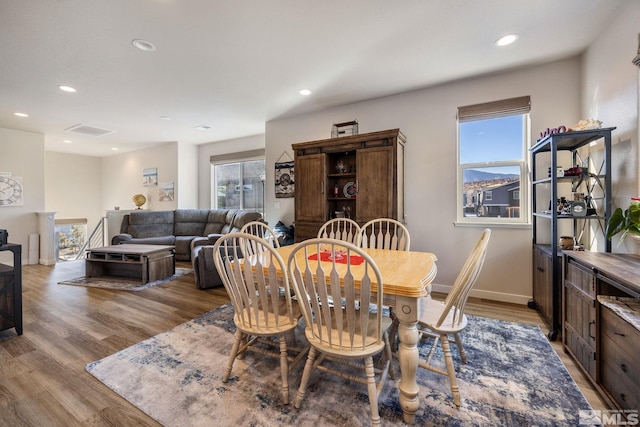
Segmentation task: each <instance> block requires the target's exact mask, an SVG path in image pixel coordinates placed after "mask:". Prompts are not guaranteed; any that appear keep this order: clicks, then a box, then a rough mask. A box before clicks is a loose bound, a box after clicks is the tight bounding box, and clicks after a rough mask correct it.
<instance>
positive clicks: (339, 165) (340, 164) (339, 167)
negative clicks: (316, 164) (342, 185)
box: [336, 159, 349, 173]
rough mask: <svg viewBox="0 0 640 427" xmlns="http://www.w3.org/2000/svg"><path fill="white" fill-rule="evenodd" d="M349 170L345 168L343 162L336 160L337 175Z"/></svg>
mask: <svg viewBox="0 0 640 427" xmlns="http://www.w3.org/2000/svg"><path fill="white" fill-rule="evenodd" d="M348 170H349V169H348V168H347V165H346V164H345V163H344V161H343V160H342V159H340V160H338V161H337V162H336V172H338V173H345V172H347V171H348Z"/></svg>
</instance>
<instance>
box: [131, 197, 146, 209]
mask: <svg viewBox="0 0 640 427" xmlns="http://www.w3.org/2000/svg"><path fill="white" fill-rule="evenodd" d="M131 200H132V201H133V204H135V205H136V209H142V205H144V204H145V203H147V198H146V197H144V195H142V194H135V195H134V196H133V197H132V198H131Z"/></svg>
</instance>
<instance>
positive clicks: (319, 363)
mask: <svg viewBox="0 0 640 427" xmlns="http://www.w3.org/2000/svg"><path fill="white" fill-rule="evenodd" d="M287 268H288V272H289V277H290V278H291V283H292V286H293V289H294V292H295V293H296V297H297V300H298V302H299V303H300V308H301V310H302V315H303V317H304V322H305V325H306V326H305V336H306V337H307V340H308V341H309V343H310V344H311V348H310V349H309V354H308V356H307V362H306V364H305V367H304V371H303V373H302V379H301V381H300V388H299V389H298V394H297V395H296V399H295V403H294V406H295V407H296V408H300V405H301V404H302V400H303V399H304V396H305V393H306V391H307V384H308V383H309V378H310V376H311V373H312V371H313V370H314V369H318V370H320V371H322V372H326V373H331V374H335V375H338V376H340V377H342V378H347V379H349V380H355V381H357V382H360V383H364V384H367V388H368V395H369V406H370V411H371V422H372V425H380V415H379V412H378V397H379V395H380V391H381V390H382V387H383V385H384V383H385V382H386V379H387V376H388V375H389V376H391V377H393V368H392V366H391V357H392V355H391V349H390V347H389V339H388V335H387V329H388V327H389V325H390V324H391V319H390V318H389V317H388V316H386V315H383V310H382V297H383V281H382V276H381V274H380V271H379V269H378V267H377V266H376V263H375V262H374V260H373V259H372V258H371V257H370V256H369V255H368V254H366V253H365V252H364V251H363V250H362V249H360V248H358V247H357V246H355V245H353V244H351V243H348V242H343V241H338V240H335V239H318V238H316V239H310V240H306V241H303V242H301V243H299V244H298V245H297V246H296V247H295V248H294V249H293V251H292V252H291V254H290V255H289V259H288V262H287ZM361 301H366V302H367V303H363V304H361ZM368 302H372V303H375V309H374V310H371V309H368V308H369V304H368ZM383 352H384V353H383ZM381 353H383V354H381ZM378 354H381V357H380V359H379V360H378V362H379V363H378V366H374V360H373V356H375V355H378ZM355 362H359V363H358V364H356V363H355ZM362 362H364V372H362V371H360V374H365V375H358V371H355V372H354V368H356V367H357V368H358V369H359V370H361V369H362ZM336 363H338V364H346V365H347V369H344V366H342V369H340V368H339V367H338V365H336ZM339 392H340V393H342V392H344V391H343V390H339Z"/></svg>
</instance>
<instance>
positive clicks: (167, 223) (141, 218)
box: [127, 210, 174, 244]
mask: <svg viewBox="0 0 640 427" xmlns="http://www.w3.org/2000/svg"><path fill="white" fill-rule="evenodd" d="M173 222H174V211H142V210H141V211H140V212H135V211H134V212H131V213H130V214H129V228H128V230H127V233H129V234H131V235H132V236H135V237H136V238H147V237H158V236H173V232H174V230H173ZM157 244H161V243H157Z"/></svg>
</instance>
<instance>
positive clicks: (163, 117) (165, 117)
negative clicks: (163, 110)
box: [160, 116, 171, 120]
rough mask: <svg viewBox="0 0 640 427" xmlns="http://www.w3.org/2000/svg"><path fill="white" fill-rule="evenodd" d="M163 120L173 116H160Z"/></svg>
mask: <svg viewBox="0 0 640 427" xmlns="http://www.w3.org/2000/svg"><path fill="white" fill-rule="evenodd" d="M160 119H161V120H171V117H169V116H160Z"/></svg>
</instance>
